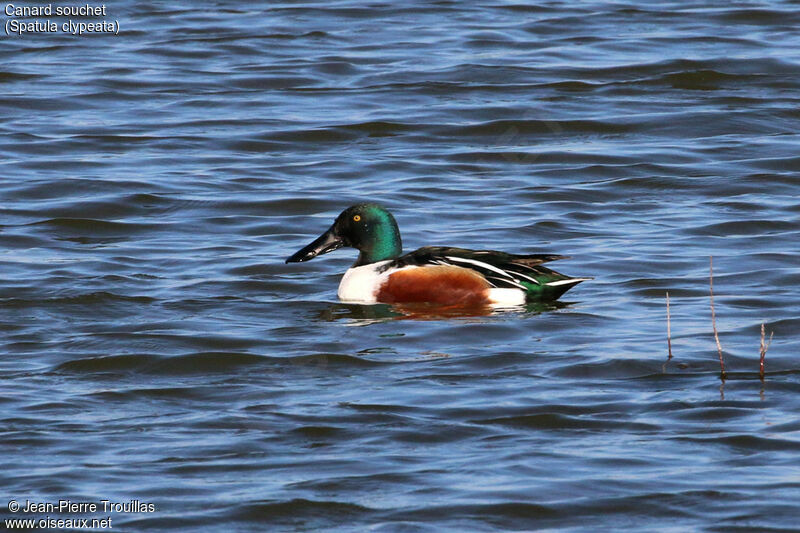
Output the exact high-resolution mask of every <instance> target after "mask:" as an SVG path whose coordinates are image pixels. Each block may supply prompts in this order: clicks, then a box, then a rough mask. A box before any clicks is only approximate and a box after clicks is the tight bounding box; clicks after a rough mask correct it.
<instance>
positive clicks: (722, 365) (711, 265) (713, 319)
mask: <svg viewBox="0 0 800 533" xmlns="http://www.w3.org/2000/svg"><path fill="white" fill-rule="evenodd" d="M708 283H709V291H710V294H711V327H712V328H713V329H714V340H715V341H717V353H719V368H720V377H722V379H725V360H724V359H723V358H722V345H721V344H720V343H719V333H717V315H716V313H715V312H714V256H713V255H712V256H709V263H708Z"/></svg>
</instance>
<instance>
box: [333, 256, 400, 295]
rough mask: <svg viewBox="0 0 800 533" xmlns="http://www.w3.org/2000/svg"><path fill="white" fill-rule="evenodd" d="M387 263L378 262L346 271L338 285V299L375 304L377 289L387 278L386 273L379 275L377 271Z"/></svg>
mask: <svg viewBox="0 0 800 533" xmlns="http://www.w3.org/2000/svg"><path fill="white" fill-rule="evenodd" d="M388 262H389V261H379V262H378V263H372V264H370V265H363V266H360V267H354V268H350V269H348V270H347V272H345V273H344V276H342V281H341V283H339V299H340V300H342V301H343V302H356V303H365V304H374V303H376V302H377V299H376V298H375V296H376V295H377V294H378V288H379V287H380V286H381V284H382V283H383V282H384V280H385V279H386V277H387V274H386V273H379V272H378V269H379V268H380V267H381V266H382V265H385V264H386V263H388Z"/></svg>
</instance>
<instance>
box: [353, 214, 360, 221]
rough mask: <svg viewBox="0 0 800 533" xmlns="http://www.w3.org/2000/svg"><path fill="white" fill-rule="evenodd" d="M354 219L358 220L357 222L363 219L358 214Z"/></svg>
mask: <svg viewBox="0 0 800 533" xmlns="http://www.w3.org/2000/svg"><path fill="white" fill-rule="evenodd" d="M353 220H354V221H356V222H358V221H359V220H361V215H356V216H354V217H353Z"/></svg>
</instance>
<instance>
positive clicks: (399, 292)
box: [286, 204, 591, 306]
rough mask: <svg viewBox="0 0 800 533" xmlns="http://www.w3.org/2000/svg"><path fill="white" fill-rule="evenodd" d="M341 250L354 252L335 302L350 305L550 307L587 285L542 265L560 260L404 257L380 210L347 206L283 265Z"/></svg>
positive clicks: (444, 253) (453, 253)
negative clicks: (548, 303) (546, 304)
mask: <svg viewBox="0 0 800 533" xmlns="http://www.w3.org/2000/svg"><path fill="white" fill-rule="evenodd" d="M343 246H350V247H352V248H356V249H357V250H358V251H359V252H360V253H359V255H358V260H357V261H356V262H355V264H354V265H353V266H352V267H351V268H350V269H348V270H347V272H345V274H344V277H343V278H342V281H341V283H340V284H339V298H340V299H341V300H344V301H349V302H357V303H366V304H374V303H379V302H380V303H388V304H409V303H431V304H438V305H463V306H478V305H500V306H513V305H521V304H524V303H525V302H526V301H531V300H533V301H536V300H555V299H557V298H558V297H559V296H561V295H562V294H564V293H565V292H567V291H568V290H569V289H570V288H572V287H574V286H575V285H577V284H578V283H580V282H582V281H586V280H588V279H591V278H570V277H568V276H565V275H563V274H559V273H558V272H555V271H554V270H550V269H549V268H546V267H543V266H541V265H542V263H546V262H548V261H555V260H556V259H564V256H560V255H547V254H537V255H512V254H507V253H505V252H495V251H492V250H465V249H463V248H448V247H444V246H426V247H424V248H420V249H419V250H416V251H414V252H411V253H407V254H405V255H401V254H402V250H403V246H402V241H401V239H400V231H399V230H398V228H397V222H395V220H394V217H393V216H392V215H391V213H389V211H387V210H386V209H385V208H383V207H382V206H380V205H377V204H358V205H354V206H352V207H348V208H347V209H345V210H344V211H342V213H341V214H340V215H339V216H338V217H337V218H336V221H335V222H334V223H333V225H332V226H331V227H330V228H329V229H328V230H327V231H326V232H325V233H323V234H322V235H320V236H319V237H318V238H317V239H316V240H315V241H314V242H312V243H311V244H309V245H308V246H306V247H305V248H303V249H301V250H299V251H298V252H297V253H295V254H294V255H292V256H291V257H289V258H288V259H287V260H286V262H287V263H298V262H301V261H308V260H310V259H313V258H315V257H317V256H318V255H322V254H326V253H328V252H332V251H333V250H337V249H339V248H341V247H343Z"/></svg>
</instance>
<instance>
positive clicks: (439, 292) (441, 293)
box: [377, 265, 489, 305]
mask: <svg viewBox="0 0 800 533" xmlns="http://www.w3.org/2000/svg"><path fill="white" fill-rule="evenodd" d="M488 298H489V282H487V281H486V279H485V278H484V277H483V276H481V275H480V274H478V273H477V272H475V271H474V270H470V269H468V268H461V267H456V266H447V265H436V266H425V267H414V268H409V269H406V270H400V271H398V272H395V273H394V274H391V275H390V276H389V277H388V279H387V280H386V281H385V282H384V283H383V285H381V286H380V288H379V289H378V294H377V299H378V301H379V302H383V303H389V304H394V303H422V302H428V303H434V304H441V305H482V304H486V303H488Z"/></svg>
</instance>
